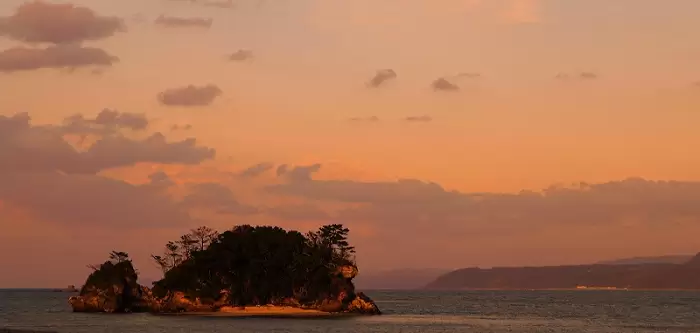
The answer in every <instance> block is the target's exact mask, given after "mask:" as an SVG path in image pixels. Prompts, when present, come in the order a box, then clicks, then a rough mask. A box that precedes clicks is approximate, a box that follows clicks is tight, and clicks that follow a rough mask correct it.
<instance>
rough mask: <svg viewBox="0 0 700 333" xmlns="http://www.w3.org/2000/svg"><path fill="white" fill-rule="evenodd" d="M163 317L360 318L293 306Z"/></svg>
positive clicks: (257, 307)
mask: <svg viewBox="0 0 700 333" xmlns="http://www.w3.org/2000/svg"><path fill="white" fill-rule="evenodd" d="M156 315H162V316H188V317H189V316H195V317H233V318H335V317H350V316H358V314H356V313H345V312H324V311H320V310H313V309H302V308H296V307H291V306H276V305H262V306H247V307H230V306H226V307H222V308H221V309H219V310H218V311H211V312H179V313H157V314H156Z"/></svg>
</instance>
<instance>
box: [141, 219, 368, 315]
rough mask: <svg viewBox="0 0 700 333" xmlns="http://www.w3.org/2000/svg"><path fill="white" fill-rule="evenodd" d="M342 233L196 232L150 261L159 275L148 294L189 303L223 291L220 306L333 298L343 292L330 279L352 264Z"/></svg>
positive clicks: (327, 229)
mask: <svg viewBox="0 0 700 333" xmlns="http://www.w3.org/2000/svg"><path fill="white" fill-rule="evenodd" d="M348 233H349V230H348V229H347V228H344V227H343V225H341V224H334V225H327V226H323V227H321V228H320V229H319V230H317V231H315V232H309V233H307V234H306V235H303V234H301V233H299V232H297V231H286V230H284V229H282V228H278V227H267V226H258V227H253V226H250V225H241V226H237V227H235V228H233V229H231V230H229V231H226V232H224V233H222V234H216V233H215V232H214V231H213V230H211V229H209V228H206V227H201V228H198V229H195V230H192V231H191V232H190V233H189V234H187V235H184V236H182V237H181V238H180V240H178V241H172V242H168V243H167V244H166V251H165V253H164V254H163V255H161V256H157V255H154V256H152V257H153V259H154V261H155V262H156V264H157V265H158V266H160V267H161V269H162V270H163V272H164V277H163V279H162V280H160V281H157V282H155V283H154V289H153V291H154V293H155V294H156V295H159V296H164V295H165V293H166V292H167V291H169V290H179V291H182V292H184V293H185V294H186V295H188V296H189V297H190V298H192V299H194V298H201V299H214V300H218V299H220V297H221V291H222V290H226V291H228V299H227V300H226V302H227V303H228V304H229V305H237V306H245V305H260V304H275V303H280V302H282V301H283V300H285V299H294V300H298V301H299V302H301V303H305V302H312V301H314V300H318V299H324V298H328V297H333V296H335V295H336V294H338V293H339V292H340V291H343V290H341V289H343V288H345V289H348V288H347V286H342V285H340V284H338V283H336V284H335V285H334V282H333V281H334V280H333V278H334V274H337V273H336V272H337V270H338V268H339V267H341V266H347V265H353V266H354V264H355V262H354V258H353V254H354V252H355V251H354V248H353V247H352V246H350V244H349V243H348V241H347V236H348ZM192 240H197V242H196V246H192V245H193V244H194V242H192ZM349 289H353V288H349ZM345 292H346V293H353V292H354V290H345Z"/></svg>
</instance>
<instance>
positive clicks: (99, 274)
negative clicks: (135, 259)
mask: <svg viewBox="0 0 700 333" xmlns="http://www.w3.org/2000/svg"><path fill="white" fill-rule="evenodd" d="M136 279H137V275H136V271H135V270H134V267H133V266H132V264H131V261H128V260H127V261H123V262H118V263H116V264H115V263H113V262H111V261H107V262H105V263H104V264H102V265H100V267H99V268H96V269H95V271H94V272H92V274H90V276H88V278H87V281H86V282H85V285H84V286H83V288H82V289H81V290H80V295H79V296H72V297H70V298H69V300H68V302H69V303H70V305H71V307H72V308H73V311H75V312H108V313H111V312H141V311H145V310H146V309H144V306H143V304H142V303H143V300H142V299H143V294H142V287H141V286H140V285H139V284H138V283H137V282H136Z"/></svg>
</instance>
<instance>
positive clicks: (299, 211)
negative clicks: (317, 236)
mask: <svg viewBox="0 0 700 333" xmlns="http://www.w3.org/2000/svg"><path fill="white" fill-rule="evenodd" d="M264 212H265V214H267V215H270V216H273V217H276V218H279V219H282V220H286V221H324V220H330V219H331V218H332V217H331V215H330V214H328V213H327V212H325V211H323V210H321V209H320V208H318V207H316V206H314V205H311V204H300V205H287V206H277V207H272V208H267V209H265V211H264Z"/></svg>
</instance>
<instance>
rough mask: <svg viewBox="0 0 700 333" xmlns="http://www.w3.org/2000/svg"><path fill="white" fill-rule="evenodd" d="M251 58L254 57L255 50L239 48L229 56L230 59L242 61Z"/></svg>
mask: <svg viewBox="0 0 700 333" xmlns="http://www.w3.org/2000/svg"><path fill="white" fill-rule="evenodd" d="M250 59H253V52H252V51H250V50H238V51H236V52H234V53H232V54H231V55H229V56H228V60H229V61H237V62H241V61H246V60H250Z"/></svg>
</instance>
